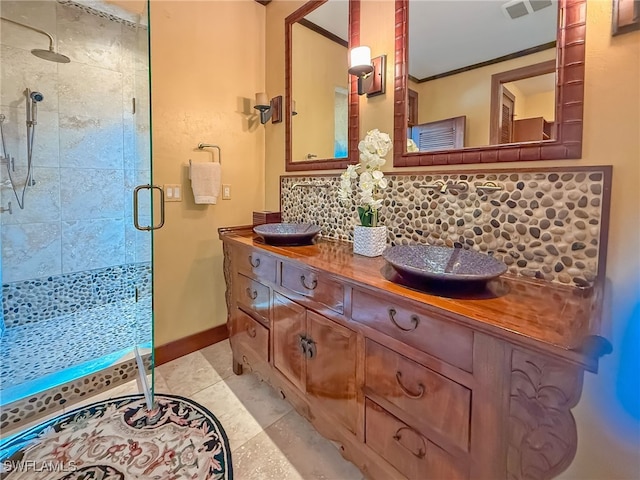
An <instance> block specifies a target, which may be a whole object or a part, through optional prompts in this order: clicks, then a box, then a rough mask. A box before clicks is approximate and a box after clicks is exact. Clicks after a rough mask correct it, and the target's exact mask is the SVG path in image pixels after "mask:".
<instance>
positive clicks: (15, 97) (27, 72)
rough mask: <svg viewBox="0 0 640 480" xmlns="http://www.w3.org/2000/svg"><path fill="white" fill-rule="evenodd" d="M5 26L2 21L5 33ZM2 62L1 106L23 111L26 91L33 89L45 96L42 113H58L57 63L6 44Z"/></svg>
mask: <svg viewBox="0 0 640 480" xmlns="http://www.w3.org/2000/svg"><path fill="white" fill-rule="evenodd" d="M26 3H28V2H26ZM5 23H6V22H3V26H2V29H3V31H4V24H5ZM45 42H46V40H45ZM46 47H47V45H46V44H45V45H44V46H43V48H46ZM31 48H34V47H31ZM0 63H2V68H1V69H0V105H2V106H4V107H14V108H20V109H22V111H24V109H25V103H26V97H25V94H24V91H25V89H26V88H30V89H31V90H35V91H38V92H41V93H42V94H43V95H44V97H45V100H44V101H42V102H40V105H39V110H41V111H45V110H47V111H57V110H58V81H57V77H58V75H57V72H58V67H57V65H58V64H57V63H53V62H47V61H46V60H42V59H40V58H38V57H35V56H34V55H31V53H30V52H29V51H28V50H21V49H19V48H14V47H9V46H6V45H4V44H3V45H0ZM3 110H4V109H3ZM5 115H6V114H5Z"/></svg>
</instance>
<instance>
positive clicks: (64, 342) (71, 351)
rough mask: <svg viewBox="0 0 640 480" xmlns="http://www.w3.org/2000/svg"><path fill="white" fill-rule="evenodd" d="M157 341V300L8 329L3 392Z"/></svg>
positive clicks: (0, 372)
mask: <svg viewBox="0 0 640 480" xmlns="http://www.w3.org/2000/svg"><path fill="white" fill-rule="evenodd" d="M151 337H152V315H151V298H143V299H141V300H139V301H138V302H137V303H136V302H135V301H134V300H133V299H126V300H121V301H118V302H115V303H110V304H107V305H101V306H95V307H93V308H90V309H86V310H81V311H77V312H74V313H71V314H66V315H61V316H59V317H55V318H51V319H48V320H43V321H39V322H35V323H28V324H25V325H16V326H8V327H7V328H6V330H5V332H4V335H3V336H2V339H1V340H0V352H2V361H1V362H0V388H1V389H2V390H6V389H10V388H13V387H16V386H18V385H23V384H26V383H27V382H33V381H35V380H39V379H42V378H43V377H45V376H47V375H52V374H55V373H59V372H61V371H63V370H67V369H71V368H73V367H77V366H79V365H81V364H83V363H85V362H89V361H95V360H97V359H100V358H101V357H103V356H105V355H109V354H112V353H115V352H119V351H122V350H125V349H127V348H132V347H133V346H135V345H142V344H150V342H151ZM30 393H33V392H30ZM0 403H5V399H0Z"/></svg>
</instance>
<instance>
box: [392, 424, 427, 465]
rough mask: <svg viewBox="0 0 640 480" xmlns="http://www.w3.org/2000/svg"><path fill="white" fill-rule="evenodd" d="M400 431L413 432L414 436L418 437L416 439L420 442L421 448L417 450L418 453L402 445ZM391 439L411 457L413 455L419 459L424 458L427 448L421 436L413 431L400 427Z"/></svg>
mask: <svg viewBox="0 0 640 480" xmlns="http://www.w3.org/2000/svg"><path fill="white" fill-rule="evenodd" d="M402 430H409V431H410V432H413V433H414V434H415V435H417V436H418V438H419V439H420V441H421V442H422V448H419V449H418V453H416V452H414V451H413V450H411V449H410V448H409V447H407V446H406V445H403V444H402V442H401V441H400V440H401V439H402V436H401V435H400V432H402ZM393 439H394V440H395V441H396V442H398V445H400V446H401V447H402V448H404V449H405V450H408V451H409V452H411V454H412V455H414V456H416V457H418V458H420V459H422V458H424V456H425V455H426V454H427V446H426V445H425V443H424V438H422V435H420V434H419V433H418V432H416V431H414V430H413V429H411V428H409V427H400V428H399V429H398V430H396V434H395V435H394V436H393Z"/></svg>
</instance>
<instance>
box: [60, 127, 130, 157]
mask: <svg viewBox="0 0 640 480" xmlns="http://www.w3.org/2000/svg"><path fill="white" fill-rule="evenodd" d="M123 151H124V147H123V127H122V118H111V119H107V118H99V117H87V116H85V115H63V114H60V166H62V167H74V168H117V169H122V166H123V159H122V157H123Z"/></svg>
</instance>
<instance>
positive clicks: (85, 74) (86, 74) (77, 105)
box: [58, 63, 122, 119]
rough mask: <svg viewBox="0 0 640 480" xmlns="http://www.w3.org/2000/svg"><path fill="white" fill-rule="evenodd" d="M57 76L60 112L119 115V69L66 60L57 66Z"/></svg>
mask: <svg viewBox="0 0 640 480" xmlns="http://www.w3.org/2000/svg"><path fill="white" fill-rule="evenodd" d="M58 78H59V82H60V83H59V93H58V95H59V99H60V113H61V114H63V115H68V116H70V115H82V116H86V117H93V118H103V119H112V118H120V119H122V102H120V101H119V99H121V98H122V74H121V73H119V72H114V71H112V70H108V69H106V68H99V67H93V66H89V65H83V64H80V63H69V64H67V65H63V66H62V67H60V70H59V71H58ZM79 79H81V80H80V81H79Z"/></svg>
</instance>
